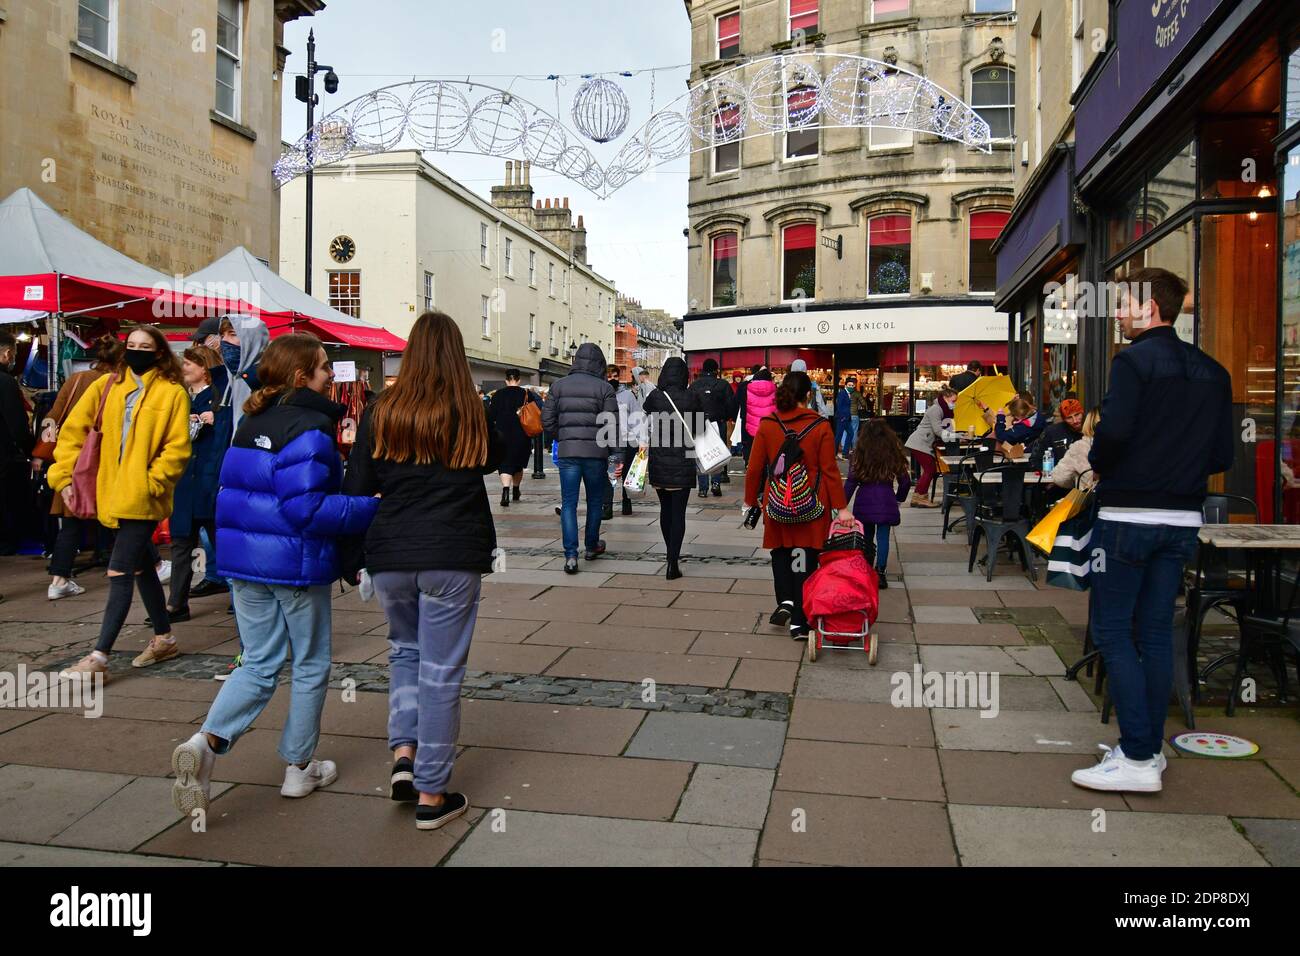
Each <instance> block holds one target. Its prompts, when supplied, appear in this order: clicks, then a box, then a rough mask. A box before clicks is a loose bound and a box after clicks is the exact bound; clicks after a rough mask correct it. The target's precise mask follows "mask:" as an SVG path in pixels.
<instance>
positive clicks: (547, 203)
mask: <svg viewBox="0 0 1300 956" xmlns="http://www.w3.org/2000/svg"><path fill="white" fill-rule="evenodd" d="M545 208H546V209H550V208H551V201H550V200H549V199H548V200H546V206H545Z"/></svg>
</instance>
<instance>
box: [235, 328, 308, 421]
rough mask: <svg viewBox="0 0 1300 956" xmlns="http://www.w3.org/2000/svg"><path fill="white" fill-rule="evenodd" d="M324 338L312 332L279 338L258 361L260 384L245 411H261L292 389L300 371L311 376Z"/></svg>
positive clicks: (247, 403)
mask: <svg viewBox="0 0 1300 956" xmlns="http://www.w3.org/2000/svg"><path fill="white" fill-rule="evenodd" d="M320 347H321V345H320V339H318V338H316V336H314V335H312V334H311V333H310V332H290V333H289V334H288V335H282V336H280V337H279V338H278V339H275V340H274V341H273V342H272V343H271V344H270V345H268V346H267V347H266V351H265V352H263V353H262V360H261V361H260V362H258V363H257V380H258V382H259V383H261V386H262V387H261V388H259V389H258V390H257V391H256V392H254V393H253V394H252V395H250V396H248V399H247V400H246V401H245V402H244V414H245V415H259V414H261V413H262V412H263V411H265V410H266V409H267V408H269V407H270V406H272V405H274V404H275V403H276V402H277V401H279V399H280V396H281V395H283V394H284V393H285V392H288V391H292V390H293V389H294V388H295V387H296V385H295V383H296V382H297V381H298V373H299V372H301V373H302V374H303V375H304V376H307V377H310V376H311V374H312V372H313V371H314V370H315V368H316V360H317V358H319V356H320Z"/></svg>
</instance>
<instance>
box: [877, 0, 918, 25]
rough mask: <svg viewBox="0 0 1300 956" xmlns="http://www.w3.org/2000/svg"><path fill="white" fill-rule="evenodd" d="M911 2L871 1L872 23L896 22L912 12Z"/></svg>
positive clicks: (909, 0) (905, 0)
mask: <svg viewBox="0 0 1300 956" xmlns="http://www.w3.org/2000/svg"><path fill="white" fill-rule="evenodd" d="M910 8H911V0H871V21H872V22H873V23H879V22H880V21H881V20H894V19H897V18H898V17H905V16H907V15H908V14H909V13H910V12H911V9H910Z"/></svg>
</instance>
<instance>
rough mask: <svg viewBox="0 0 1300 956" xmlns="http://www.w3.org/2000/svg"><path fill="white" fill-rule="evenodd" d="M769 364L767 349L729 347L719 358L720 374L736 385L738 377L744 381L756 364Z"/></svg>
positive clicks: (727, 381) (723, 378)
mask: <svg viewBox="0 0 1300 956" xmlns="http://www.w3.org/2000/svg"><path fill="white" fill-rule="evenodd" d="M766 364H767V349H761V348H758V349H727V350H726V351H724V352H723V353H722V357H721V358H719V359H718V369H719V371H718V375H720V376H721V377H722V380H723V381H724V382H726V383H728V384H729V385H732V386H734V385H735V380H736V378H737V377H739V378H740V380H741V381H742V382H743V381H744V380H745V377H746V376H747V375H749V373H750V371H751V370H752V369H753V367H754V366H755V365H766Z"/></svg>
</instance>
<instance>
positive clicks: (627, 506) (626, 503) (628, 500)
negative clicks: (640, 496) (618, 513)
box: [623, 498, 632, 515]
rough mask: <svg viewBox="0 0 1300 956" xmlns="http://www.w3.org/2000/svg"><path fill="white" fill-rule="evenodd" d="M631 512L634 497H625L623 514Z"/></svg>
mask: <svg viewBox="0 0 1300 956" xmlns="http://www.w3.org/2000/svg"><path fill="white" fill-rule="evenodd" d="M631 513H632V499H631V498H624V499H623V514H625V515H630V514H631Z"/></svg>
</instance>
